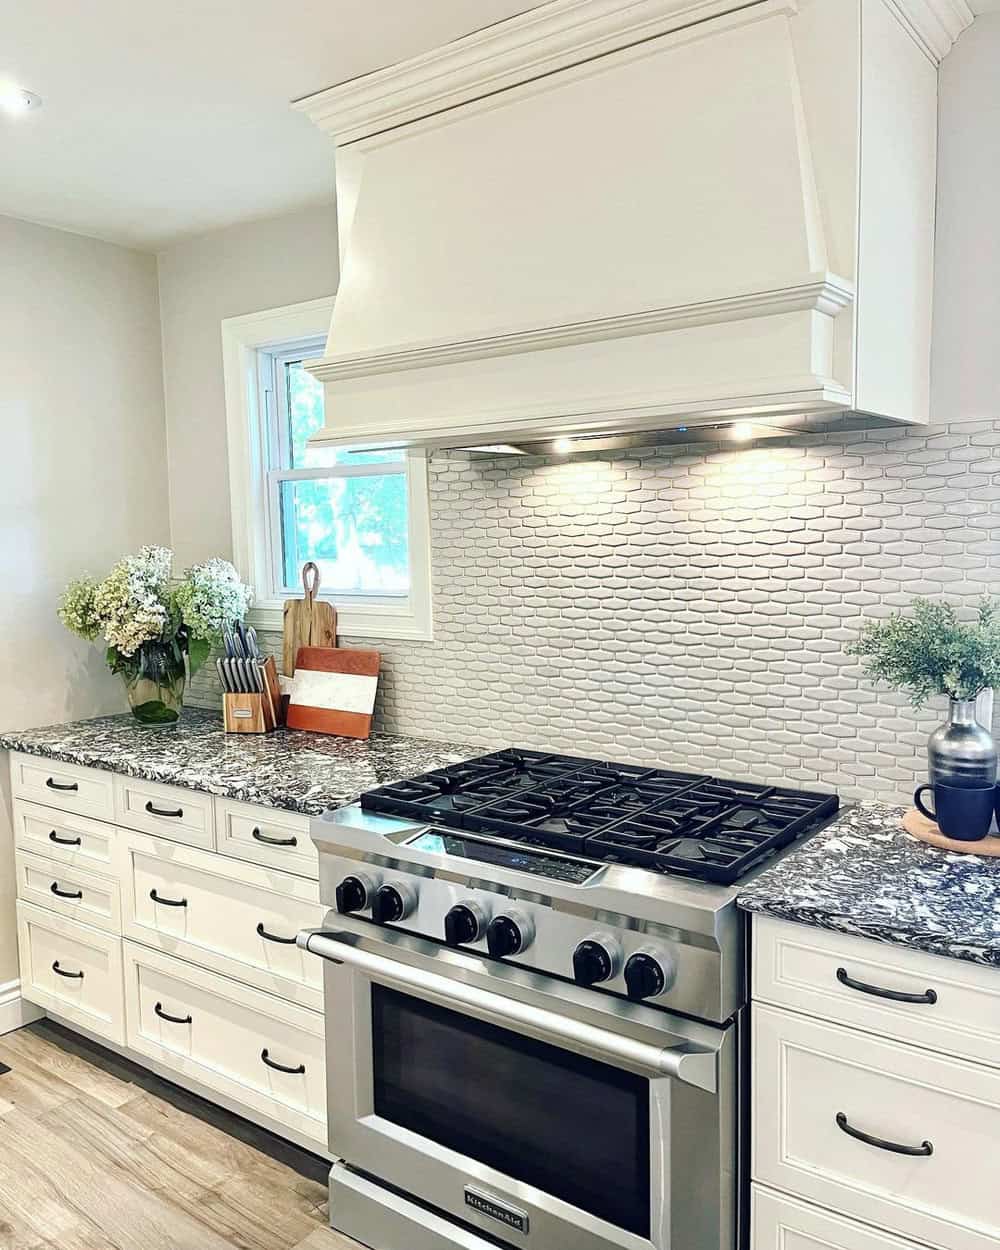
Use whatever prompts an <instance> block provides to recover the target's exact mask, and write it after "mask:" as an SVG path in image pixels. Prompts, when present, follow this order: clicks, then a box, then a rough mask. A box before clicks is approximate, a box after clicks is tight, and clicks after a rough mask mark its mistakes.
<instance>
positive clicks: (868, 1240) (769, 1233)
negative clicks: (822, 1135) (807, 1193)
mask: <svg viewBox="0 0 1000 1250" xmlns="http://www.w3.org/2000/svg"><path fill="white" fill-rule="evenodd" d="M750 1210H751V1216H750V1219H751V1225H750V1228H751V1232H750V1250H920V1248H919V1247H918V1246H917V1245H916V1244H915V1243H914V1242H912V1241H902V1240H901V1239H900V1238H899V1237H895V1236H893V1235H892V1233H883V1232H880V1231H878V1230H877V1229H874V1228H865V1227H864V1225H862V1224H855V1222H854V1221H853V1220H848V1219H845V1218H844V1217H843V1216H840V1215H833V1214H831V1213H830V1212H829V1211H821V1210H820V1209H819V1208H818V1207H813V1206H810V1205H809V1204H808V1203H805V1202H799V1201H798V1200H797V1199H795V1198H788V1197H786V1196H785V1195H784V1194H775V1193H772V1192H771V1191H770V1190H769V1189H764V1188H763V1187H762V1186H761V1185H754V1186H753V1191H752V1195H751V1208H750Z"/></svg>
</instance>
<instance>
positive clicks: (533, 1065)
mask: <svg viewBox="0 0 1000 1250" xmlns="http://www.w3.org/2000/svg"><path fill="white" fill-rule="evenodd" d="M371 1010H372V1043H373V1055H372V1058H373V1094H374V1110H375V1114H376V1115H377V1116H379V1117H381V1118H382V1119H384V1120H388V1121H390V1122H391V1123H393V1124H397V1125H399V1126H400V1127H401V1128H404V1129H408V1130H410V1131H411V1132H413V1133H417V1134H419V1135H420V1136H421V1137H424V1138H427V1139H428V1140H430V1141H434V1142H437V1143H438V1144H439V1145H442V1146H445V1147H446V1148H448V1149H450V1150H454V1151H457V1152H458V1153H459V1154H461V1155H463V1156H465V1157H467V1158H470V1159H475V1160H477V1161H478V1162H480V1163H483V1164H485V1165H486V1166H488V1167H491V1168H496V1169H497V1170H498V1171H500V1172H503V1173H505V1174H506V1175H508V1176H512V1177H514V1178H516V1179H517V1180H520V1181H523V1182H525V1183H526V1184H529V1185H532V1186H535V1187H536V1188H537V1189H540V1190H543V1191H544V1192H546V1193H549V1194H551V1195H553V1197H557V1198H561V1199H563V1200H564V1201H565V1202H569V1203H571V1204H572V1205H573V1206H576V1207H579V1208H580V1209H581V1210H583V1211H587V1212H589V1213H590V1214H591V1215H594V1216H596V1217H597V1218H599V1219H603V1220H607V1221H608V1222H609V1223H611V1224H613V1225H615V1226H616V1227H618V1228H622V1229H625V1230H627V1231H628V1232H631V1233H634V1234H636V1235H637V1236H639V1237H649V1235H650V1158H649V1147H650V1141H649V1131H650V1125H649V1108H650V1098H649V1081H648V1080H647V1079H646V1078H645V1077H642V1076H638V1075H636V1074H635V1073H632V1072H627V1071H624V1070H622V1069H620V1068H615V1067H611V1066H610V1065H609V1064H605V1063H601V1062H599V1061H597V1060H595V1059H591V1058H588V1057H586V1056H584V1055H577V1054H574V1053H572V1052H571V1051H567V1050H564V1049H561V1048H559V1047H556V1046H552V1045H549V1044H548V1043H546V1042H541V1041H536V1040H535V1039H534V1038H530V1037H523V1036H521V1035H519V1034H516V1033H513V1032H511V1031H510V1030H508V1029H503V1028H500V1027H498V1026H496V1025H493V1024H489V1023H486V1022H484V1021H482V1020H477V1019H474V1018H472V1017H469V1016H466V1015H463V1014H460V1013H458V1012H455V1011H451V1010H449V1009H447V1008H444V1007H440V1006H438V1005H437V1004H434V1003H428V1002H424V1001H422V1000H420V999H416V998H413V997H411V996H410V995H407V994H402V993H400V992H398V991H396V990H391V989H387V988H386V987H385V986H381V985H377V984H376V985H372V989H371Z"/></svg>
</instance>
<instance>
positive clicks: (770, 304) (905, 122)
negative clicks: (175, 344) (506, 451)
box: [297, 0, 971, 447]
mask: <svg viewBox="0 0 1000 1250" xmlns="http://www.w3.org/2000/svg"><path fill="white" fill-rule="evenodd" d="M968 21H971V13H969V12H968V10H967V7H966V5H965V0H757V2H756V3H750V4H742V5H740V4H739V3H738V0H553V2H552V3H549V4H546V5H543V6H541V7H539V8H534V9H531V10H529V11H528V12H526V13H523V14H521V15H519V16H518V17H515V18H512V19H510V20H509V21H506V22H502V23H499V24H497V25H495V26H491V27H489V28H487V29H486V30H483V31H479V32H477V33H476V34H473V35H470V36H468V37H466V38H464V39H461V40H458V41H456V42H454V43H451V44H448V45H447V46H446V47H443V48H440V49H438V50H436V51H434V52H431V53H429V54H426V55H424V56H421V57H418V58H415V59H413V60H411V61H408V62H405V63H403V64H400V65H396V66H393V67H391V68H388V69H383V70H379V71H377V72H376V73H373V74H369V75H367V76H365V77H362V78H359V79H355V80H353V81H351V82H349V83H345V84H343V85H341V86H337V87H332V88H330V89H329V90H327V91H324V92H322V93H320V94H319V95H315V96H311V97H309V98H308V99H306V100H304V101H301V102H299V104H298V105H297V107H299V108H301V109H302V110H303V111H304V112H306V113H307V114H308V115H309V116H310V117H311V118H313V120H315V121H316V122H317V123H318V124H319V125H320V126H322V127H323V128H324V129H325V130H327V131H328V132H329V133H330V134H331V135H332V136H333V137H334V139H335V141H336V161H337V193H338V219H339V228H340V233H341V264H342V271H341V279H340V287H339V291H338V293H337V300H336V307H335V311H334V316H333V323H332V325H331V328H330V336H329V340H328V343H327V349H326V355H325V357H324V358H323V359H322V360H320V361H318V362H315V363H314V364H313V365H311V366H310V369H311V371H312V372H313V373H315V374H316V376H317V377H319V378H321V379H322V380H323V382H324V384H325V386H326V390H327V404H326V412H327V422H328V426H327V428H326V429H325V430H323V431H322V433H321V434H320V435H319V436H318V441H322V442H329V443H337V444H344V445H350V444H355V445H357V444H363V445H365V446H372V445H380V444H381V445H399V444H404V445H412V446H421V445H422V446H439V447H458V446H470V445H481V444H499V443H522V444H523V443H530V442H537V441H538V440H542V439H544V440H547V439H551V438H555V437H573V436H580V435H582V434H591V435H597V434H610V435H620V434H631V433H635V432H639V431H654V430H676V429H678V427H680V428H681V429H682V431H683V429H684V428H685V427H688V428H690V429H692V430H694V429H697V428H698V427H701V426H704V425H715V424H718V423H720V422H722V423H727V422H733V421H739V422H740V423H742V424H745V423H747V422H748V421H749V422H752V423H753V424H754V425H755V426H758V425H759V426H760V427H763V426H769V425H770V426H779V427H780V426H791V427H793V428H803V427H804V426H807V425H808V424H809V423H810V422H815V421H817V420H819V421H822V420H826V419H829V418H830V417H831V416H835V415H837V414H843V413H845V412H858V413H865V414H873V415H875V416H877V417H879V418H883V419H888V420H891V421H898V422H904V423H918V424H919V423H922V422H926V420H927V404H928V365H929V349H930V324H931V281H932V262H933V233H934V197H935V149H936V105H937V61H938V59H939V58H940V57H941V56H942V55H944V53H945V52H946V51H947V49H948V48H949V47H950V46H951V43H952V41H953V40H954V38H956V37H957V35H958V34H959V33H960V31H961V29H962V28H963V27H964V25H966V24H967V22H968Z"/></svg>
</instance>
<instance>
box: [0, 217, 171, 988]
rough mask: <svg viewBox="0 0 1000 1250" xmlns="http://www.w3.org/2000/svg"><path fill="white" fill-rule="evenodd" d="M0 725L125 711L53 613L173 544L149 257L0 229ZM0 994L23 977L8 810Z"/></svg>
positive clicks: (13, 224) (85, 649) (0, 222)
mask: <svg viewBox="0 0 1000 1250" xmlns="http://www.w3.org/2000/svg"><path fill="white" fill-rule="evenodd" d="M0 274H2V280H0V431H2V435H3V456H2V457H0V583H2V585H3V587H4V593H3V596H2V597H0V637H2V638H3V647H2V648H0V724H2V726H3V728H4V729H18V728H24V727H26V726H30V725H44V724H51V723H53V722H57V721H67V720H75V719H77V718H79V717H85V716H95V715H99V714H100V713H102V712H107V711H120V710H123V709H124V708H125V706H126V704H125V698H124V692H123V689H122V685H121V682H120V680H118V679H116V678H114V677H112V676H111V674H110V673H109V672H108V671H107V668H106V667H105V665H104V662H103V658H102V652H101V650H100V649H99V648H98V647H91V646H88V645H87V644H86V643H84V642H82V641H80V640H79V639H76V638H74V637H73V636H72V635H70V634H69V633H68V632H67V631H66V630H65V629H64V628H63V626H62V624H61V623H60V621H59V619H58V618H57V616H56V604H57V600H58V597H59V594H60V592H61V590H62V588H63V586H64V585H65V583H66V582H67V581H69V580H70V579H71V578H72V577H74V576H76V575H78V574H80V573H82V572H85V571H90V572H92V573H95V574H96V573H101V572H104V571H105V570H106V569H107V568H108V567H110V565H111V564H112V563H113V562H114V561H115V560H116V559H117V558H118V557H119V556H120V555H122V554H123V553H125V552H127V551H129V550H132V549H134V548H136V547H138V546H140V545H141V544H142V543H144V542H162V543H165V542H167V541H168V538H169V529H168V511H167V483H166V443H165V436H164V417H163V391H162V382H161V359H160V326H159V310H158V301H157V289H156V264H155V260H154V258H153V257H151V256H148V255H145V254H142V253H139V252H133V251H128V250H126V249H124V248H120V247H114V246H112V245H111V244H107V243H99V242H97V241H95V240H93V239H86V238H82V237H81V236H79V235H74V234H67V233H65V232H63V231H59V230H50V229H46V228H45V227H42V226H35V225H30V224H28V223H26V222H22V221H16V220H14V219H12V218H5V217H0ZM0 820H2V823H3V826H4V827H3V828H0V984H2V983H3V982H4V981H5V980H7V979H8V978H9V977H12V976H15V975H16V972H17V969H16V961H15V959H14V935H13V902H12V899H11V897H10V896H11V887H12V883H13V868H12V865H11V864H10V846H9V829H8V828H6V821H7V817H6V807H4V808H3V815H2V817H0Z"/></svg>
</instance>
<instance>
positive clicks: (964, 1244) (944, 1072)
mask: <svg viewBox="0 0 1000 1250" xmlns="http://www.w3.org/2000/svg"><path fill="white" fill-rule="evenodd" d="M752 1011H753V1074H752V1090H753V1093H752V1099H753V1106H752V1112H751V1117H752V1118H751V1125H752V1133H753V1177H754V1180H756V1181H760V1182H762V1183H764V1184H767V1185H771V1186H773V1187H775V1188H777V1189H781V1190H784V1191H786V1192H788V1193H793V1194H797V1195H799V1196H800V1197H803V1198H808V1199H811V1200H812V1201H814V1202H817V1203H820V1204H821V1205H822V1206H826V1207H830V1208H832V1209H833V1210H836V1211H842V1212H844V1213H845V1214H846V1215H849V1216H855V1217H857V1218H858V1219H861V1220H865V1221H867V1222H868V1223H871V1224H875V1225H877V1226H878V1227H881V1228H891V1229H893V1230H894V1231H896V1232H897V1233H899V1234H901V1235H903V1236H906V1237H912V1238H914V1239H915V1240H920V1241H926V1242H930V1243H931V1244H932V1245H935V1246H941V1247H943V1248H944V1250H995V1247H996V1245H997V1243H998V1242H1000V1199H998V1196H997V1195H998V1184H997V1165H996V1142H997V1141H1000V1072H998V1071H996V1070H995V1069H991V1068H986V1067H981V1066H979V1065H978V1064H972V1063H967V1062H965V1061H964V1060H960V1059H946V1058H944V1057H942V1056H938V1055H932V1054H929V1053H928V1052H926V1051H921V1050H917V1049H916V1048H915V1047H911V1046H904V1045H901V1044H899V1043H898V1042H888V1041H882V1040H879V1039H878V1038H875V1037H871V1036H868V1035H867V1034H864V1033H857V1032H855V1031H854V1030H852V1029H843V1028H839V1027H837V1026H836V1025H832V1024H821V1023H820V1022H819V1021H816V1020H810V1019H808V1018H806V1017H805V1016H799V1015H795V1014H793V1013H791V1012H787V1011H780V1010H776V1009H775V1008H773V1007H765V1006H759V1005H754V1007H753V1008H752ZM838 1121H839V1122H838ZM859 1133H863V1134H867V1135H869V1136H870V1137H873V1138H877V1139H879V1140H880V1141H882V1142H883V1143H894V1144H896V1145H899V1146H903V1147H906V1148H908V1149H910V1150H913V1151H919V1152H922V1153H919V1154H901V1153H895V1152H893V1151H891V1150H889V1149H887V1148H886V1147H885V1145H883V1146H878V1145H876V1144H869V1143H866V1142H865V1141H863V1140H859V1139H858V1137H857V1136H856V1134H859ZM852 1134H854V1135H852ZM928 1144H929V1146H930V1150H928Z"/></svg>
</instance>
